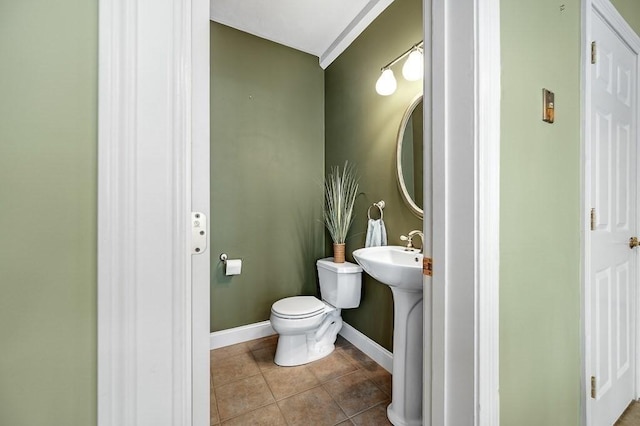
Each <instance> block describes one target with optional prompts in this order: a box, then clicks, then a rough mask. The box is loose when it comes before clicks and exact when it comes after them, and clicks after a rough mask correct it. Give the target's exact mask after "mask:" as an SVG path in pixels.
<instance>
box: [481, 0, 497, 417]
mask: <svg viewBox="0 0 640 426" xmlns="http://www.w3.org/2000/svg"><path fill="white" fill-rule="evenodd" d="M477 13H478V17H477V19H478V21H479V25H478V34H477V37H478V41H477V43H478V45H477V49H478V52H477V54H476V61H477V62H476V67H477V71H476V78H477V86H478V87H477V88H476V97H477V98H476V132H477V137H478V159H477V164H478V175H477V181H478V213H477V214H478V224H477V227H478V236H477V237H478V246H477V248H476V250H477V251H476V257H477V258H478V281H479V282H478V296H477V299H476V309H477V310H478V317H477V319H476V321H477V328H478V332H477V336H476V338H477V339H478V353H477V358H476V360H477V361H476V362H477V368H478V373H477V386H478V388H477V392H478V396H477V398H478V410H479V412H478V422H477V424H478V425H483V426H489V425H496V426H497V425H499V424H500V396H499V387H500V380H499V376H500V362H499V357H500V344H499V340H500V322H499V314H500V309H499V299H500V65H501V60H500V0H487V1H484V2H481V3H479V5H478V12H477Z"/></svg>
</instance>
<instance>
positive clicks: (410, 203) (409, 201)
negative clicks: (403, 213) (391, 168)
mask: <svg viewBox="0 0 640 426" xmlns="http://www.w3.org/2000/svg"><path fill="white" fill-rule="evenodd" d="M421 101H422V93H419V94H418V95H416V96H415V97H414V98H413V99H412V100H411V103H410V104H409V107H408V108H407V109H406V111H405V112H404V116H403V117H402V121H401V122H400V127H399V129H398V138H397V140H396V179H397V181H398V188H399V189H400V194H401V195H402V199H403V200H404V203H405V204H406V205H407V207H409V210H411V213H413V214H414V215H416V216H418V217H419V218H420V219H424V210H423V209H422V208H420V207H419V206H418V205H417V204H416V202H415V201H414V200H413V198H412V197H411V196H410V195H409V191H408V190H407V186H406V184H405V183H404V175H403V173H402V140H403V138H404V130H405V127H406V126H407V123H408V122H409V118H411V114H413V111H414V110H415V109H416V106H418V103H420V102H421ZM422 143H423V144H424V133H423V136H422Z"/></svg>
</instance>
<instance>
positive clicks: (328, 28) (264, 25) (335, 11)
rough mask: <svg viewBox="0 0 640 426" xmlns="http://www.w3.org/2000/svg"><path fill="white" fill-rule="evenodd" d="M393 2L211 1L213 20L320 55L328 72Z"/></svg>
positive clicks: (321, 63)
mask: <svg viewBox="0 0 640 426" xmlns="http://www.w3.org/2000/svg"><path fill="white" fill-rule="evenodd" d="M392 2H393V0H210V5H211V11H210V14H211V20H212V21H215V22H219V23H221V24H224V25H227V26H230V27H233V28H236V29H238V30H241V31H244V32H247V33H249V34H253V35H255V36H258V37H262V38H265V39H267V40H271V41H274V42H276V43H279V44H283V45H285V46H289V47H292V48H294V49H297V50H301V51H303V52H306V53H309V54H311V55H314V56H317V57H318V59H319V61H320V66H321V67H322V68H326V67H328V66H329V64H331V62H333V60H334V59H335V58H337V57H338V56H339V55H340V54H341V53H342V52H343V51H344V50H345V49H346V48H347V47H349V45H350V44H351V43H352V42H353V41H354V40H355V39H356V37H358V35H360V33H361V32H362V31H364V29H365V28H367V26H369V24H370V23H371V22H372V21H373V20H374V19H375V18H376V17H377V16H378V15H379V14H380V13H381V12H382V11H383V10H384V9H386V8H387V6H389V5H390V4H391V3H392Z"/></svg>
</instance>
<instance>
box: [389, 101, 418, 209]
mask: <svg viewBox="0 0 640 426" xmlns="http://www.w3.org/2000/svg"><path fill="white" fill-rule="evenodd" d="M422 111H423V109H422V95H418V96H416V97H415V98H414V99H413V101H411V104H410V105H409V107H408V108H407V110H406V111H405V113H404V116H403V117H402V121H401V122H400V129H399V130H398V142H397V148H396V176H397V178H398V186H399V188H400V193H401V194H402V198H403V199H404V202H405V204H406V205H407V207H409V209H410V210H411V212H412V213H413V214H415V215H416V216H418V217H419V218H420V219H422V218H423V216H424V211H423V200H422V186H423V178H422V174H423V171H422V161H423V160H422V150H423V120H424V119H423V112H422Z"/></svg>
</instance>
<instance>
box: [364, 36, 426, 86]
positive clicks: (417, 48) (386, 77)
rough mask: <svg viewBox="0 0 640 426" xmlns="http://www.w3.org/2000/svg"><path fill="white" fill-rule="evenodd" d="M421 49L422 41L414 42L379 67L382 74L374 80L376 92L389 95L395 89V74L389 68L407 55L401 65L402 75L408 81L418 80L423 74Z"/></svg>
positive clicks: (422, 46)
mask: <svg viewBox="0 0 640 426" xmlns="http://www.w3.org/2000/svg"><path fill="white" fill-rule="evenodd" d="M423 50H424V41H421V42H419V43H416V44H414V45H413V46H411V47H410V48H409V49H408V50H407V51H406V52H403V53H402V54H401V55H400V56H398V57H397V58H395V59H394V60H393V61H391V62H389V63H388V64H387V65H385V66H384V67H382V68H381V69H380V71H381V72H382V74H381V75H380V78H378V81H377V82H376V92H378V94H379V95H382V96H389V95H391V94H393V92H395V91H396V88H397V87H398V83H397V81H396V78H395V76H394V75H393V70H391V67H392V66H394V65H395V64H397V63H398V62H400V61H401V60H402V59H403V58H404V57H405V56H407V55H408V56H409V57H408V58H407V61H406V62H405V63H404V65H403V66H402V75H403V76H404V78H405V79H406V80H408V81H416V80H420V79H421V78H422V75H423V67H424V58H423V53H422V52H423Z"/></svg>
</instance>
